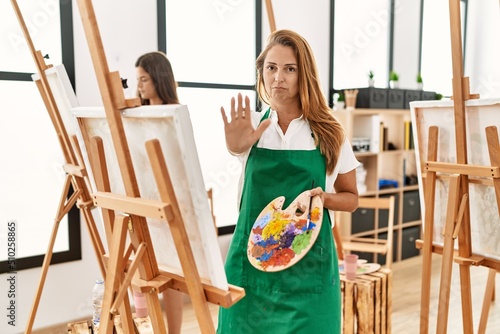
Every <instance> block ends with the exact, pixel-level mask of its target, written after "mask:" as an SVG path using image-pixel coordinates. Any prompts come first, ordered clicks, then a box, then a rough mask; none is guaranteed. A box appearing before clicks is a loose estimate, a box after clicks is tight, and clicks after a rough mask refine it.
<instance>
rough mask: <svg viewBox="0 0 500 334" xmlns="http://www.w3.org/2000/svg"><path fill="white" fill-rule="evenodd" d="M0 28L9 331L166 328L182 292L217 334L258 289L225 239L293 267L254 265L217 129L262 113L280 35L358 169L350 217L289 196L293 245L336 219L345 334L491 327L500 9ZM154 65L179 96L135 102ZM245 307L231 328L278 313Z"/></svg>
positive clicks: (0, 283) (456, 3) (430, 6)
mask: <svg viewBox="0 0 500 334" xmlns="http://www.w3.org/2000/svg"><path fill="white" fill-rule="evenodd" d="M0 13H2V14H1V17H2V19H1V20H0V27H1V31H2V34H1V35H2V36H3V38H2V39H1V40H0V46H1V50H2V52H1V53H0V88H1V89H0V99H1V100H2V101H3V103H2V107H1V113H2V116H1V119H2V121H1V122H0V143H1V144H0V152H1V160H0V161H1V164H0V185H1V186H0V199H1V200H0V203H1V204H0V241H1V242H0V244H1V245H2V247H1V250H0V263H1V271H0V278H1V279H0V295H1V296H2V297H1V298H0V305H1V307H2V309H3V310H4V316H3V317H2V319H3V320H2V321H1V322H0V332H1V333H6V334H11V333H12V334H14V333H34V334H48V333H73V334H75V333H94V332H95V333H97V328H98V332H99V333H113V330H114V331H115V332H122V333H127V332H130V333H133V331H135V332H136V333H142V334H144V333H167V332H168V333H170V331H168V329H167V328H169V326H168V321H167V316H166V313H165V312H166V310H165V306H164V305H165V304H164V303H163V301H164V300H163V299H164V298H165V297H164V296H165V294H164V292H165V291H170V290H176V292H179V291H180V293H181V294H182V296H181V299H177V300H178V301H180V302H179V306H178V308H179V309H182V312H181V313H180V315H178V316H177V317H178V318H177V321H179V324H180V326H181V327H180V328H181V329H180V332H179V333H182V334H196V333H203V334H205V333H216V332H217V333H224V334H225V333H229V332H227V331H226V330H223V329H221V328H223V327H221V326H220V324H219V323H218V322H219V321H221V319H227V318H225V317H220V316H219V312H220V310H221V308H224V309H228V310H231V308H233V307H235V308H236V309H237V307H238V306H237V305H238V303H240V302H242V301H244V298H248V297H249V295H250V291H247V290H248V289H252V287H253V286H252V284H251V283H250V285H249V286H246V287H245V288H243V287H241V286H237V285H236V284H233V283H232V282H230V281H227V277H226V271H227V269H228V268H226V267H224V264H225V263H226V260H227V256H228V250H229V248H230V245H231V242H232V241H234V239H235V238H234V236H236V235H237V234H238V233H243V235H244V237H245V238H249V242H248V247H249V250H248V260H249V261H250V262H251V265H253V266H254V267H255V268H257V269H258V270H259V275H278V272H279V271H281V272H282V273H284V272H285V271H286V270H290V269H291V268H290V267H287V266H286V265H285V267H279V266H278V265H276V262H275V266H276V267H273V266H272V265H271V267H268V264H266V265H265V266H263V264H262V262H260V260H255V258H252V257H251V256H252V254H255V253H252V252H253V251H255V250H252V249H251V248H250V247H251V245H254V244H253V243H251V240H254V241H255V240H258V241H262V239H261V238H263V237H264V235H265V231H264V229H263V228H262V227H259V228H260V230H257V229H256V228H255V226H257V224H256V225H254V226H253V228H252V230H251V231H245V232H242V231H238V227H237V222H238V221H239V219H240V218H239V217H240V215H241V214H242V213H241V210H240V209H241V208H242V207H244V206H242V204H241V203H240V199H241V194H242V193H244V194H246V193H245V191H246V190H245V189H246V187H243V186H242V185H243V182H244V180H243V179H242V178H240V175H242V173H245V170H246V169H245V168H246V166H245V164H246V163H247V160H246V158H245V159H242V158H241V157H238V156H237V155H235V154H231V153H230V152H229V150H228V146H227V145H226V144H227V143H228V141H227V140H226V137H225V123H224V121H223V119H222V118H221V108H222V109H223V110H225V111H229V110H234V108H235V105H234V104H232V103H231V98H236V97H237V96H238V94H240V93H241V94H242V95H243V96H246V97H247V98H248V99H247V101H248V105H247V106H246V107H247V108H248V109H247V110H248V111H250V110H251V111H263V113H262V114H264V113H265V112H266V110H267V109H268V105H267V104H268V102H267V101H262V99H261V98H260V95H259V93H258V88H257V87H256V82H257V81H258V71H257V70H256V59H257V58H258V57H259V55H260V54H261V52H262V51H263V50H264V49H265V48H266V45H267V43H268V37H269V36H270V35H272V34H273V33H274V32H275V31H277V30H290V31H293V32H296V33H297V34H299V35H300V36H302V37H303V38H304V39H305V40H306V41H307V43H308V45H309V46H310V49H311V51H312V53H313V54H314V59H313V61H314V62H315V66H316V67H317V73H318V76H319V78H317V82H319V84H320V86H321V87H320V88H321V95H322V96H324V98H325V99H326V101H327V104H328V107H329V112H330V113H331V115H333V117H334V119H336V120H337V121H338V123H339V124H340V125H341V126H342V131H343V132H344V136H345V138H346V139H347V140H348V142H349V143H350V150H352V152H353V156H354V157H355V159H356V160H357V162H359V164H358V165H357V167H356V168H355V172H356V173H355V175H356V181H355V183H356V189H357V196H358V199H357V202H358V205H357V208H356V209H355V210H353V211H352V212H351V211H350V210H346V211H341V210H338V211H334V210H329V209H328V208H327V207H326V206H327V201H325V202H324V203H322V202H321V201H320V200H319V197H311V198H310V200H303V199H302V197H300V194H297V203H299V201H303V202H304V203H306V205H308V206H307V208H308V210H309V212H306V211H304V210H303V209H301V208H300V203H299V204H297V209H295V208H294V215H295V216H297V217H299V216H300V217H306V218H307V227H306V231H307V229H308V228H309V222H310V221H311V220H314V218H312V217H313V216H314V214H313V212H312V207H313V206H320V207H321V209H322V214H320V216H319V217H320V220H322V221H323V222H324V221H331V222H333V224H332V228H331V236H329V239H331V245H330V246H331V247H332V252H333V254H336V255H337V256H336V258H335V260H334V263H335V271H334V272H335V274H334V276H333V277H334V281H335V280H337V282H336V283H335V282H334V284H337V285H338V287H339V294H338V297H337V302H338V306H339V312H340V313H339V314H340V324H339V325H338V328H339V331H338V333H343V334H344V333H345V334H349V333H387V334H389V333H398V334H399V333H401V334H413V333H476V332H477V333H498V332H499V331H500V304H499V301H498V298H496V296H495V294H496V293H497V290H498V289H497V288H496V286H498V284H500V275H498V271H500V144H499V135H498V132H497V126H500V116H499V115H500V65H499V64H498V59H500V47H499V46H498V43H497V41H498V32H500V3H499V2H498V1H494V0H433V1H425V0H399V1H397V0H355V1H352V0H315V1H305V0H256V1H242V0H205V1H201V0H197V1H185V0H184V1H183V0H156V1H153V0H148V1H132V0H122V1H117V0H110V1H95V0H94V1H92V0H69V1H68V0H65V1H57V0H37V1H29V0H17V1H16V0H12V1H2V2H1V3H0ZM155 51H160V52H161V53H164V54H165V55H166V57H168V60H169V62H170V64H171V66H172V70H173V74H174V75H175V84H176V91H177V95H178V101H179V102H178V103H173V104H166V102H165V103H164V104H165V105H159V106H152V105H151V106H148V105H141V99H140V98H139V97H140V93H139V89H138V87H139V85H141V80H142V79H141V77H139V76H138V74H137V73H138V72H137V68H136V67H137V66H138V65H137V62H138V59H139V57H141V55H144V54H146V53H150V52H155ZM300 66H303V65H302V64H299V67H300ZM266 69H267V68H266ZM161 75H162V74H160V76H161ZM163 76H166V74H163ZM264 80H265V79H264ZM299 87H300V84H299ZM141 92H142V91H141ZM141 94H143V93H141ZM271 100H272V99H271ZM236 103H238V101H237V102H236ZM148 104H149V103H148ZM151 104H153V103H151ZM240 112H241V110H240ZM242 115H243V117H245V112H244V111H243V114H242ZM305 115H306V114H305V113H304V117H305ZM270 117H271V116H270ZM255 124H256V125H259V123H258V122H257V123H255ZM277 124H279V122H278V123H277ZM311 129H312V126H311ZM308 133H309V132H308ZM311 135H313V132H312V130H311ZM226 136H227V132H226ZM307 136H309V135H307ZM312 137H313V138H315V137H314V135H313V136H312ZM283 138H284V135H283ZM228 145H229V144H228ZM255 145H257V144H255ZM250 146H251V145H250ZM254 147H256V146H254ZM250 154H251V153H250ZM248 159H250V158H248ZM242 163H243V164H242ZM247 172H248V170H247ZM245 175H246V174H245ZM323 175H324V174H323ZM353 180H354V179H353ZM308 182H309V183H310V181H308ZM353 182H354V181H353ZM245 186H246V183H245ZM313 186H314V182H313ZM242 188H243V190H242ZM313 188H314V187H313ZM311 189H312V188H311ZM304 190H308V189H304ZM331 191H332V192H333V189H332V190H331ZM308 194H309V193H308ZM280 195H282V194H276V196H274V197H273V199H274V198H278V199H279V197H278V196H280ZM307 198H309V197H307ZM313 198H315V199H316V198H317V200H314V201H313ZM278 202H279V200H278V201H275V202H271V203H270V205H271V204H272V205H274V206H273V210H275V211H272V212H277V211H279V214H280V215H281V214H283V215H284V213H283V212H285V211H284V209H283V212H282V211H281V205H282V203H283V202H279V203H281V204H276V203H278ZM266 203H267V202H266ZM273 203H274V204H273ZM285 203H286V202H285ZM294 203H295V202H294ZM292 204H293V203H292ZM292 204H291V205H292ZM323 205H324V206H323ZM292 206H293V205H292ZM276 208H278V209H276ZM296 210H297V211H296ZM270 212H271V211H270ZM273 214H274V213H269V215H270V216H272V215H273ZM265 215H267V211H265V209H263V211H262V213H261V215H259V218H262V217H264V216H265ZM323 215H327V216H328V217H331V218H330V219H329V220H325V218H324V217H323ZM266 217H267V216H266ZM280 217H281V216H280ZM283 217H284V216H283ZM315 217H316V218H317V216H315ZM253 219H254V220H255V217H253ZM291 220H292V221H293V218H292V219H291ZM295 221H296V224H299V223H298V218H295ZM263 224H267V222H266V223H263ZM294 224H295V223H294ZM269 226H270V224H269ZM295 226H298V225H295ZM301 226H302V225H301ZM319 226H321V225H319ZM325 229H326V230H325ZM311 231H312V232H311V234H308V235H307V236H308V238H309V237H310V238H312V239H311V240H312V241H310V243H309V244H308V246H304V247H305V249H306V250H305V251H304V253H303V254H302V255H301V256H300V257H299V258H297V259H295V260H294V261H292V262H291V264H290V266H291V267H293V265H296V263H300V261H301V259H302V257H303V256H305V257H304V259H307V255H306V254H307V252H308V251H309V249H310V248H312V247H313V245H314V242H315V240H316V239H315V238H316V237H317V234H319V235H321V234H320V233H319V229H318V230H316V231H314V227H313V228H312V229H311ZM325 231H326V232H328V233H330V229H329V228H328V227H327V226H323V227H322V228H321V233H323V234H324V233H325ZM316 233H317V234H316ZM304 235H305V234H304ZM311 236H312V237H311ZM252 238H254V239H252ZM255 238H256V239H255ZM320 239H321V238H319V239H318V240H320ZM238 240H239V238H238ZM273 240H274V239H273ZM296 240H298V239H296ZM307 240H309V239H307ZM164 245H168V246H165V247H164ZM280 245H281V244H280ZM242 247H245V248H246V247H247V244H246V243H245V245H243V246H242ZM276 247H278V246H276ZM279 247H282V246H279ZM288 247H290V249H291V248H292V246H288ZM280 249H281V248H280ZM229 254H230V252H229ZM353 254H354V255H355V259H354V269H352V270H353V271H354V273H351V272H348V271H350V270H351V269H350V268H352V265H351V264H350V263H349V261H348V260H350V259H351V256H349V255H353ZM295 255H297V254H295ZM259 259H261V258H259ZM302 261H307V260H302ZM280 263H281V262H280ZM311 263H313V264H311V266H310V267H314V266H316V264H315V263H314V262H311ZM259 265H260V266H261V267H259ZM337 266H338V270H337V268H336V267H337ZM258 267H259V268H258ZM272 268H275V269H272ZM313 269H315V270H316V269H317V268H313ZM266 271H267V272H266ZM337 272H338V274H336V273H337ZM299 278H300V277H299ZM299 278H297V279H299ZM99 279H103V282H104V283H103V285H104V287H105V288H104V289H103V293H102V296H103V297H102V299H103V301H102V305H100V306H99V307H100V308H102V313H101V315H100V324H99V325H98V327H96V326H97V325H94V323H93V320H92V319H93V312H94V309H95V307H94V304H95V303H94V302H95V300H94V298H95V296H94V295H93V289H94V286H95V284H96V280H99ZM290 282H292V281H290ZM293 282H295V281H293ZM297 284H299V283H297ZM136 293H137V294H136ZM291 295H293V293H291ZM137 296H140V297H141V298H142V299H137V298H138V297H137ZM136 297H137V298H136ZM293 298H300V297H299V295H298V294H297V295H295V296H294V297H293ZM339 298H340V300H339ZM139 304H141V305H143V307H144V308H145V309H146V305H147V309H146V310H145V312H146V313H145V315H143V316H141V317H139V316H138V313H139V312H138V311H139V306H140V305H139ZM254 306H255V305H254ZM255 307H256V308H255V309H251V310H250V309H249V311H248V313H249V316H248V317H247V318H246V320H244V323H242V324H240V325H239V327H238V331H236V332H237V333H250V334H258V333H260V331H259V330H252V328H255V327H253V324H252V323H251V322H252V321H254V322H258V321H263V320H262V319H261V318H265V316H266V315H267V314H264V313H265V312H264V311H262V310H264V309H265V310H267V311H266V312H268V311H269V308H262V310H260V309H259V308H258V307H257V306H255ZM311 308H314V305H311ZM270 309H274V308H273V307H270ZM259 310H260V311H259ZM252 312H253V313H252ZM261 312H264V313H261ZM269 312H271V311H269ZM251 314H253V318H252V317H251V316H250V315H251ZM271 314H272V312H271ZM277 314H281V313H276V314H275V316H276V317H278V315H277ZM291 318H292V319H298V318H300V317H299V316H298V315H294V316H291ZM179 319H180V320H179ZM252 319H253V320H252ZM259 319H260V320H259ZM240 320H241V319H240ZM235 321H236V320H235ZM297 321H298V320H297ZM217 328H219V331H217ZM319 328H322V327H319ZM236 332H234V333H236ZM299 332H300V331H299ZM334 332H335V333H337V331H334ZM280 333H288V332H287V330H286V329H285V330H284V331H283V332H280ZM293 333H294V334H295V333H297V332H296V331H293ZM303 333H304V334H309V333H310V332H309V330H307V331H304V332H303ZM173 334H177V333H175V332H174V333H173ZM290 334H291V332H290ZM299 334H302V332H300V333H299Z"/></svg>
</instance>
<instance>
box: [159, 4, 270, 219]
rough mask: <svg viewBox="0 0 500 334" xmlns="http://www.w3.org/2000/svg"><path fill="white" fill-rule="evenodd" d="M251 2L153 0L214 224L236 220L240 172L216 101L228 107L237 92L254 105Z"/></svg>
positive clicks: (256, 10) (254, 9)
mask: <svg viewBox="0 0 500 334" xmlns="http://www.w3.org/2000/svg"><path fill="white" fill-rule="evenodd" d="M256 2H257V4H256ZM256 2H254V1H205V2H199V1H196V2H194V1H185V0H159V2H158V3H159V6H158V8H165V13H159V14H160V15H159V18H160V19H159V36H161V38H162V39H164V40H160V41H159V45H160V49H161V48H162V45H165V46H166V47H164V48H165V50H162V51H166V53H167V56H168V58H169V60H170V61H171V63H172V67H173V70H174V74H175V77H176V80H177V82H178V84H179V90H178V92H179V98H180V101H181V103H183V104H186V105H187V106H188V108H189V111H190V113H191V120H192V123H193V128H194V132H195V140H196V145H197V149H198V154H199V156H200V164H201V166H202V171H203V177H204V180H205V183H206V184H207V188H212V190H213V196H214V211H215V216H216V222H217V225H218V226H219V227H224V226H233V225H235V224H236V220H237V198H236V194H237V188H238V180H239V176H240V171H241V164H240V162H239V161H238V159H237V158H236V157H233V156H231V155H230V154H229V153H228V152H227V150H226V145H225V139H224V129H223V123H222V119H221V116H220V111H219V110H220V107H221V106H224V108H225V109H226V110H229V107H230V99H231V97H235V96H236V95H237V94H238V93H242V94H244V95H247V96H248V97H249V98H250V100H251V101H252V102H251V103H252V109H253V110H256V108H258V107H257V106H256V94H255V91H254V86H255V78H256V76H255V58H256V54H257V53H258V52H259V51H260V50H259V48H260V44H259V43H258V42H257V41H258V40H260V39H259V38H257V35H259V31H260V20H256V17H260V15H261V13H260V12H261V10H260V8H261V4H260V1H256ZM163 14H164V15H163ZM162 17H163V19H164V22H162ZM257 22H258V23H259V24H258V25H257ZM193 27H196V29H194V28H193ZM257 27H258V28H257ZM162 29H165V31H166V33H165V32H164V31H162ZM259 37H260V36H259Z"/></svg>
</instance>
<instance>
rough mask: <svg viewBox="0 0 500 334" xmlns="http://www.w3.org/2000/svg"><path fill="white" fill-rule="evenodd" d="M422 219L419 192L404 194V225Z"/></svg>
mask: <svg viewBox="0 0 500 334" xmlns="http://www.w3.org/2000/svg"><path fill="white" fill-rule="evenodd" d="M420 219H421V213H420V197H419V195H418V190H414V191H407V192H405V193H404V194H403V223H406V222H411V221H415V220H420Z"/></svg>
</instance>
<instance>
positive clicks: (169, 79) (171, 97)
mask: <svg viewBox="0 0 500 334" xmlns="http://www.w3.org/2000/svg"><path fill="white" fill-rule="evenodd" d="M139 66H140V67H142V68H143V69H144V71H146V72H148V73H149V75H150V76H151V79H152V80H153V83H154V85H155V88H156V93H157V94H158V97H159V98H160V99H161V100H162V101H163V104H178V103H179V98H178V96H177V82H176V81H175V77H174V71H172V66H171V65H170V61H169V60H168V58H167V55H166V54H164V53H163V52H161V51H154V52H149V53H146V54H143V55H142V56H140V57H139V58H138V59H137V61H136V62H135V67H139ZM137 96H139V97H140V94H139V93H137ZM141 104H143V105H147V104H150V101H149V99H145V100H143V99H142V98H141Z"/></svg>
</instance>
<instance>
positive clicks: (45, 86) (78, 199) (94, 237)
mask: <svg viewBox="0 0 500 334" xmlns="http://www.w3.org/2000/svg"><path fill="white" fill-rule="evenodd" d="M11 2H12V7H13V9H14V12H15V14H16V16H17V19H18V21H19V24H20V26H21V30H22V32H23V34H24V37H25V38H26V42H27V44H28V48H29V50H30V52H31V55H32V57H33V60H34V62H35V65H36V68H37V73H38V75H39V79H38V80H36V85H37V88H38V90H39V92H40V95H41V97H42V99H43V102H44V104H45V107H46V109H47V111H48V113H49V116H50V119H51V121H52V124H53V126H54V129H55V130H56V133H57V137H58V139H59V144H60V146H61V150H62V152H63V155H64V160H65V164H64V166H63V169H64V171H65V172H66V179H65V184H64V187H63V189H62V192H61V200H60V203H59V206H58V210H57V213H56V218H55V219H54V225H53V228H52V232H51V236H50V239H49V245H48V248H47V252H46V253H45V257H44V261H43V264H42V272H41V277H40V280H39V283H38V288H37V292H36V295H35V299H34V302H33V305H32V308H31V312H30V316H29V318H28V323H27V325H26V329H25V333H27V334H29V333H31V331H32V329H33V324H34V321H35V317H36V312H37V310H38V306H39V304H40V298H41V295H42V292H43V286H44V284H45V279H46V277H47V272H48V269H49V266H50V262H51V260H52V255H53V250H54V244H55V240H56V237H57V233H58V229H59V224H60V222H61V220H62V219H63V218H64V216H65V215H66V214H67V213H68V211H69V210H70V209H71V208H72V207H73V205H75V204H76V205H77V206H78V208H79V209H80V210H81V211H82V213H83V216H84V219H85V222H86V225H87V228H88V230H89V233H90V238H91V241H92V245H93V247H94V251H95V253H96V256H97V263H98V265H99V268H100V271H101V274H102V276H103V277H105V275H106V270H105V264H104V258H103V256H104V254H105V251H104V247H103V244H102V241H101V238H100V236H99V232H98V230H97V226H96V224H95V221H94V218H93V216H92V213H91V210H92V208H94V204H93V202H92V198H91V196H90V194H91V191H90V189H91V187H90V183H89V178H88V174H87V170H86V168H85V165H84V162H83V158H82V154H81V152H80V151H79V145H78V142H77V139H76V136H74V135H73V136H71V137H70V135H69V131H68V130H67V129H66V126H65V124H64V122H63V120H62V117H61V114H60V111H59V109H58V106H57V103H56V101H55V98H54V95H53V93H52V90H51V87H50V85H49V82H48V80H47V76H46V74H45V70H47V69H49V68H50V67H52V65H46V64H45V60H44V57H43V55H42V53H41V51H35V47H34V44H33V41H32V39H31V36H30V34H29V32H28V29H27V27H26V23H25V21H24V18H23V16H22V14H21V11H20V9H19V6H18V4H17V1H16V0H11ZM70 186H72V187H73V194H72V195H71V196H70V197H69V198H68V196H69V194H70Z"/></svg>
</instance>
